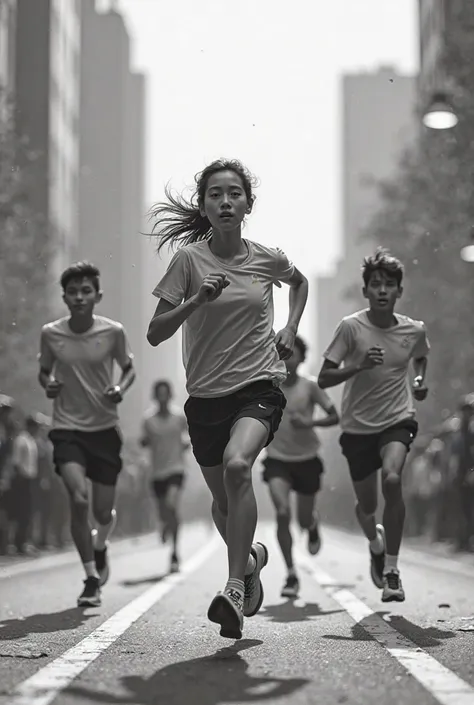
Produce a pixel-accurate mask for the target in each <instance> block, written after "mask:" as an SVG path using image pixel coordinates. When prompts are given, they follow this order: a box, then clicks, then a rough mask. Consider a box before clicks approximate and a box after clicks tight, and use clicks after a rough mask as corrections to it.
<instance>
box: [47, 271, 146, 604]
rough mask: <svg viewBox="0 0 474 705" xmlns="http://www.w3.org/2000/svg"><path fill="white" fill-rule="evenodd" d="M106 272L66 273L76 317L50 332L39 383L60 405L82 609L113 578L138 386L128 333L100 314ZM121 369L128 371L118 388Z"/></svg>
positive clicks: (59, 459) (61, 464)
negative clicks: (130, 411)
mask: <svg viewBox="0 0 474 705" xmlns="http://www.w3.org/2000/svg"><path fill="white" fill-rule="evenodd" d="M99 277H100V272H99V270H98V269H97V267H95V266H94V265H92V264H90V263H88V262H78V263H76V264H73V265H72V266H70V267H69V268H68V269H66V270H65V272H63V274H62V276H61V286H62V289H63V301H64V303H65V304H66V306H67V307H68V309H69V316H66V317H64V318H60V319H59V320H57V321H53V322H52V323H47V324H46V325H45V326H43V329H42V332H41V349H40V354H39V364H40V373H39V381H40V384H41V385H42V387H43V388H44V389H45V391H46V396H47V397H48V399H54V404H53V423H52V430H51V431H50V433H49V437H50V439H51V442H52V444H53V448H54V464H55V466H56V472H57V473H58V474H59V475H60V476H61V478H62V479H63V482H64V484H65V486H66V489H67V492H68V495H69V503H70V509H71V533H72V538H73V540H74V544H75V546H76V548H77V551H78V553H79V556H80V558H81V561H82V563H83V566H84V571H85V574H86V579H85V581H84V589H83V591H82V593H81V595H80V596H79V598H78V600H77V603H78V606H81V607H85V606H89V607H96V606H98V605H100V604H101V591H100V588H101V586H102V585H104V584H105V582H106V581H107V580H108V577H109V561H108V557H107V539H108V537H109V535H110V533H111V531H112V529H113V527H114V525H115V521H116V515H115V509H114V504H115V488H116V483H117V478H118V475H119V472H120V470H121V467H122V459H121V447H122V436H121V433H120V429H119V428H118V414H117V404H119V403H120V402H121V401H122V398H123V395H124V393H125V391H126V390H127V389H128V388H129V387H130V385H131V384H132V383H133V381H134V379H135V372H134V370H133V364H132V359H133V356H132V354H131V352H130V348H129V345H128V341H127V337H126V335H125V331H124V329H123V326H122V325H121V324H120V323H118V322H117V321H112V320H110V319H108V318H104V317H103V316H97V315H95V314H94V308H95V306H96V305H97V304H98V303H99V302H100V300H101V298H102V292H101V289H100V283H99ZM114 361H115V362H117V363H118V365H119V366H120V368H121V370H122V375H121V377H120V381H119V383H118V384H114V381H113V375H114ZM86 478H89V479H90V480H91V482H92V514H93V516H94V518H95V520H96V522H97V531H96V532H94V534H95V536H94V541H93V537H92V533H91V527H90V525H89V497H88V487H87V481H86Z"/></svg>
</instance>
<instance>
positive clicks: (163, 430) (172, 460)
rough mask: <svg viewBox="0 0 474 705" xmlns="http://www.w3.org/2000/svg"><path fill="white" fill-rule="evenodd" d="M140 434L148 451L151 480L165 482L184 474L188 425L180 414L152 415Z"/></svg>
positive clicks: (144, 423) (147, 419)
mask: <svg viewBox="0 0 474 705" xmlns="http://www.w3.org/2000/svg"><path fill="white" fill-rule="evenodd" d="M142 433H143V437H144V439H146V441H147V442H148V447H149V449H150V461H151V462H150V470H151V473H150V475H151V478H152V479H153V480H165V479H166V478H168V477H170V476H171V475H178V474H179V475H181V474H183V473H184V472H185V457H184V451H185V445H184V443H185V441H186V440H187V438H188V436H187V434H188V424H187V422H186V418H185V417H184V416H183V415H182V414H176V413H171V412H170V413H169V414H167V415H166V416H164V415H161V414H156V413H155V414H152V415H150V416H148V417H147V418H146V419H145V420H144V422H143V431H142Z"/></svg>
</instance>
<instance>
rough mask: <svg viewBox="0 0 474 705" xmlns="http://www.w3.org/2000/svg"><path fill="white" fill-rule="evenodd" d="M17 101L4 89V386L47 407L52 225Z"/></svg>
mask: <svg viewBox="0 0 474 705" xmlns="http://www.w3.org/2000/svg"><path fill="white" fill-rule="evenodd" d="M14 111H15V107H14V101H13V100H12V99H11V97H10V96H8V95H7V93H6V91H5V89H3V88H2V87H0V390H1V391H2V392H6V393H7V394H11V395H12V396H13V397H15V399H17V400H18V401H19V403H20V404H22V406H24V407H25V408H30V409H31V408H32V406H34V407H35V408H41V407H42V406H43V395H42V394H41V395H40V394H39V393H38V389H37V388H36V387H35V379H36V376H37V369H36V367H37V363H36V353H37V348H38V337H39V330H40V326H41V322H42V321H44V317H45V315H46V311H47V295H46V291H47V274H46V273H47V263H48V260H49V252H48V237H47V227H46V223H45V221H44V217H43V216H42V215H41V214H39V213H37V212H35V209H34V208H33V206H32V199H31V187H32V179H33V178H34V177H33V165H34V162H35V161H36V159H37V158H38V156H39V155H38V154H37V153H35V152H34V151H33V150H32V149H31V148H30V147H29V145H28V140H27V138H26V137H21V136H19V135H17V132H16V128H15V112H14Z"/></svg>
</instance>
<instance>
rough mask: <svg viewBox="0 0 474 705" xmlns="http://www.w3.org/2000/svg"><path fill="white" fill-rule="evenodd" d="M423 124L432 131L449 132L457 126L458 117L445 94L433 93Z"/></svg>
mask: <svg viewBox="0 0 474 705" xmlns="http://www.w3.org/2000/svg"><path fill="white" fill-rule="evenodd" d="M423 124H424V125H425V126H426V127H429V128H430V129H432V130H449V129H451V128H452V127H455V125H457V124H458V116H457V115H456V113H455V112H454V110H453V108H452V106H451V105H450V103H449V100H448V96H447V95H446V93H441V92H438V93H435V94H434V96H433V99H432V101H431V104H430V106H429V108H428V110H427V111H426V113H425V114H424V116H423Z"/></svg>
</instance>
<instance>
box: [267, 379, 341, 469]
mask: <svg viewBox="0 0 474 705" xmlns="http://www.w3.org/2000/svg"><path fill="white" fill-rule="evenodd" d="M282 391H283V394H284V395H285V397H286V407H285V410H284V411H283V417H282V420H281V423H280V426H279V428H278V431H277V432H276V433H275V437H274V439H273V441H272V442H271V443H270V444H269V446H268V447H267V455H268V457H269V458H275V459H276V460H282V461H284V462H302V461H304V460H311V459H312V458H314V457H316V456H317V455H318V451H319V447H320V445H321V443H320V441H319V438H318V434H317V432H316V429H315V428H314V427H313V428H295V427H294V426H293V424H292V423H291V417H292V415H293V414H295V413H296V414H299V415H301V416H302V417H303V418H305V419H307V420H308V421H310V420H311V419H312V418H313V416H314V410H315V408H316V407H317V406H320V407H321V408H322V409H324V410H326V411H327V410H329V409H330V408H331V407H332V406H333V403H332V401H331V399H330V398H329V396H328V395H327V394H326V392H325V391H324V390H323V389H320V387H319V386H318V383H317V382H316V380H315V379H314V378H313V377H309V376H305V375H299V376H298V378H297V380H296V382H295V383H294V384H292V385H289V384H283V385H282Z"/></svg>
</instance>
